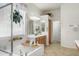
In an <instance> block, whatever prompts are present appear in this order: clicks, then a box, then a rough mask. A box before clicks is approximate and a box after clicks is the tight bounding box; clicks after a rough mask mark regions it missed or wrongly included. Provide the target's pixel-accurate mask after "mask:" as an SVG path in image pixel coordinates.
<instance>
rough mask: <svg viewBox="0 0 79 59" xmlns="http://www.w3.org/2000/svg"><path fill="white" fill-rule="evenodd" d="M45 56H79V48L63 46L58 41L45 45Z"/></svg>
mask: <svg viewBox="0 0 79 59" xmlns="http://www.w3.org/2000/svg"><path fill="white" fill-rule="evenodd" d="M45 56H79V50H78V49H71V48H64V47H61V45H60V43H58V42H57V43H52V44H51V45H50V46H49V47H45Z"/></svg>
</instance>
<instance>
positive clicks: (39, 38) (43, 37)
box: [36, 36, 46, 45]
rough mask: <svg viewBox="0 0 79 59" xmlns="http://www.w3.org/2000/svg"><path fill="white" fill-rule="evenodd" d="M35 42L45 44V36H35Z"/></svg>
mask: <svg viewBox="0 0 79 59" xmlns="http://www.w3.org/2000/svg"><path fill="white" fill-rule="evenodd" d="M36 42H37V43H38V44H44V45H46V36H39V37H37V38H36Z"/></svg>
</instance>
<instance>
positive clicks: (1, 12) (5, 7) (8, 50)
mask: <svg viewBox="0 0 79 59" xmlns="http://www.w3.org/2000/svg"><path fill="white" fill-rule="evenodd" d="M1 5H2V6H0V52H1V53H0V54H1V55H2V54H4V55H5V54H6V55H12V53H13V41H12V39H13V37H12V36H13V24H12V23H13V22H12V20H13V4H12V3H9V4H1Z"/></svg>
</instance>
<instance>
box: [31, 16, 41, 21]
mask: <svg viewBox="0 0 79 59" xmlns="http://www.w3.org/2000/svg"><path fill="white" fill-rule="evenodd" d="M30 19H31V20H34V21H36V20H40V18H39V17H36V16H31V17H30Z"/></svg>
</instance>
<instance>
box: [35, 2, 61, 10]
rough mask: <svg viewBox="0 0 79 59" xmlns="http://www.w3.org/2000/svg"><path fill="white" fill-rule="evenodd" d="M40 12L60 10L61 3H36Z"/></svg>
mask: <svg viewBox="0 0 79 59" xmlns="http://www.w3.org/2000/svg"><path fill="white" fill-rule="evenodd" d="M34 4H35V5H36V6H37V7H38V8H39V9H40V10H50V9H56V8H59V7H60V5H61V3H34Z"/></svg>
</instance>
